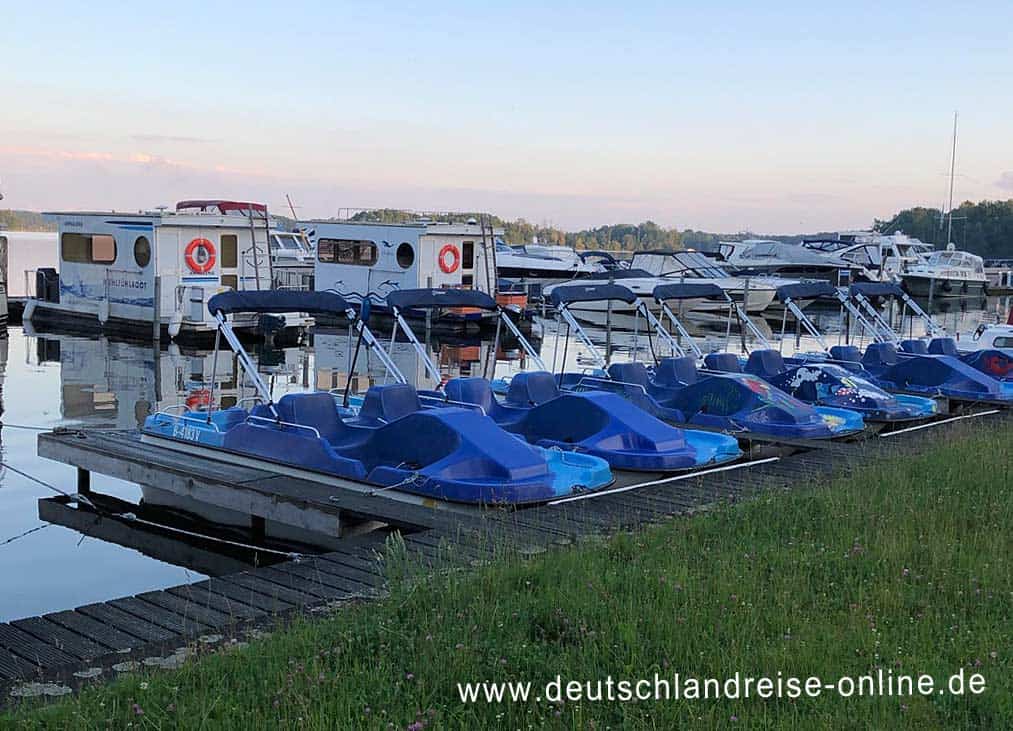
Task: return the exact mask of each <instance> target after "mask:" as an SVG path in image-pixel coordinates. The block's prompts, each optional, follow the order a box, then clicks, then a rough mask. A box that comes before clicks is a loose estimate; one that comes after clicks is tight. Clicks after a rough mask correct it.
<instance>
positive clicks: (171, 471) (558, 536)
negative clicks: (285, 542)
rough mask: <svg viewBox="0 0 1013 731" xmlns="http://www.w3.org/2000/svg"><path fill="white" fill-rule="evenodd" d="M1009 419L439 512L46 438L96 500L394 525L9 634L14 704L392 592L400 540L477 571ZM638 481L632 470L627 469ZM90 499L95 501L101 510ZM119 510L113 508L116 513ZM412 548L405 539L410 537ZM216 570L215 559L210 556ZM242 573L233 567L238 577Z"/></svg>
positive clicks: (101, 525)
mask: <svg viewBox="0 0 1013 731" xmlns="http://www.w3.org/2000/svg"><path fill="white" fill-rule="evenodd" d="M1010 418H1011V415H1010V412H1009V411H998V410H991V409H989V410H982V411H979V412H977V413H970V414H965V415H963V416H956V417H949V418H946V419H943V420H941V421H939V422H937V423H935V424H932V425H927V426H919V427H912V428H908V429H899V430H897V431H895V432H893V433H890V434H883V435H879V436H874V437H869V438H866V439H864V440H861V441H852V442H843V443H841V442H832V443H826V444H825V445H823V446H822V448H819V449H811V450H808V451H799V452H798V453H796V454H792V455H789V456H785V457H769V458H764V459H755V460H751V461H748V462H745V463H739V464H734V465H730V466H726V467H720V468H714V469H710V470H703V471H702V472H698V473H689V474H681V475H674V476H673V475H668V476H661V475H650V474H640V475H637V477H636V479H631V478H629V477H628V476H627V477H625V478H624V479H622V480H619V481H617V482H616V484H614V485H613V486H612V487H610V488H608V489H605V490H602V491H600V492H597V493H587V494H583V495H581V494H578V495H575V496H573V497H567V498H563V499H560V500H557V501H555V502H553V503H549V504H547V505H543V506H540V507H535V508H530V509H526V510H515V511H501V510H482V511H465V512H458V511H451V510H437V509H434V508H433V507H431V506H429V505H427V504H423V503H421V502H418V501H406V500H399V499H395V496H394V495H391V494H390V493H389V492H386V491H383V490H374V491H372V492H371V493H369V494H367V493H364V492H362V491H361V490H354V489H351V488H349V487H343V486H341V485H338V484H328V485H324V484H321V483H317V482H312V481H307V480H300V479H297V478H295V477H292V476H288V475H283V474H278V473H272V472H269V471H266V470H263V469H254V468H251V467H246V466H243V465H239V464H230V463H226V462H223V461H221V460H212V459H208V458H204V457H200V456H192V455H185V454H183V453H176V452H170V451H166V450H164V449H156V448H153V447H150V446H148V445H145V444H143V443H142V442H141V440H140V436H139V434H138V433H137V432H129V431H118V430H74V429H63V430H58V431H54V432H49V433H45V434H42V435H41V436H40V438H39V442H38V444H39V447H38V449H39V454H40V456H43V457H47V458H50V459H53V460H56V461H59V462H63V463H66V464H69V465H72V466H75V467H76V468H77V469H78V481H77V485H76V486H69V485H67V486H63V487H65V488H67V489H68V491H70V489H71V488H72V487H73V489H75V490H76V492H77V493H78V494H79V495H81V496H83V497H84V498H87V497H88V496H89V495H92V494H93V493H92V487H91V473H92V472H97V473H100V474H104V475H108V476H111V477H117V478H121V479H125V480H129V481H132V482H138V483H141V484H145V485H150V486H152V487H156V488H159V489H162V490H167V491H170V492H172V493H174V494H177V495H193V496H196V497H199V498H200V499H201V500H204V501H208V502H211V503H214V504H217V505H221V506H228V507H233V508H243V509H245V510H246V511H247V512H248V513H249V514H251V515H257V516H259V517H260V518H261V519H270V520H279V521H282V522H284V521H286V520H288V521H291V522H293V523H294V522H295V521H296V520H311V521H313V522H314V526H315V527H316V528H318V529H319V528H320V527H321V526H324V525H326V524H330V525H332V526H335V530H337V531H338V532H339V533H340V526H341V525H342V524H343V523H342V521H345V520H347V519H349V518H354V519H356V520H372V521H378V522H381V523H385V524H387V525H388V526H390V529H389V530H383V531H374V532H370V533H365V534H362V535H357V536H353V537H349V538H346V539H345V540H344V541H343V542H342V545H341V548H340V549H337V550H328V551H327V552H324V553H321V554H319V555H299V556H294V555H293V556H292V557H291V558H288V559H287V560H282V561H280V562H278V563H275V564H273V565H270V566H262V567H257V568H248V569H245V570H235V571H230V572H228V573H225V574H224V575H220V576H215V577H213V578H210V579H207V580H205V581H200V582H196V583H193V584H183V585H179V586H175V587H172V588H169V589H166V590H164V591H151V592H145V593H141V594H138V595H136V596H126V597H122V598H119V599H114V600H111V601H106V602H100V603H93V604H88V605H85V606H80V607H77V608H76V609H73V610H66V611H59V612H54V613H50V614H46V615H43V616H38V617H30V618H26V619H19V620H16V621H13V622H10V623H7V624H2V625H0V687H2V690H3V697H4V698H5V699H6V698H9V697H10V695H9V690H10V689H11V688H15V687H23V684H25V683H34V682H55V683H60V684H66V685H75V684H78V683H80V682H81V681H82V679H83V678H88V677H95V676H107V677H108V676H111V675H114V674H115V673H116V672H118V671H117V670H115V669H114V666H115V667H116V668H119V669H120V670H126V669H132V668H136V667H138V666H141V665H150V666H161V667H174V666H175V664H177V663H178V662H181V661H182V657H183V655H182V654H181V653H180V651H179V649H180V648H181V647H186V646H187V643H194V642H196V643H197V644H198V645H200V646H203V647H216V646H220V645H221V644H222V643H227V642H228V641H229V640H230V639H238V640H242V639H243V638H244V637H245V636H246V635H247V634H248V633H249V631H250V630H251V629H254V628H262V627H267V626H270V625H272V624H273V623H275V622H278V621H283V620H285V619H286V618H289V617H292V616H295V615H298V614H301V613H303V612H310V611H321V610H324V609H331V608H333V607H337V606H340V603H343V602H352V601H367V600H370V599H373V598H376V597H379V596H382V595H383V592H384V585H385V582H386V576H387V574H386V570H385V567H384V565H383V562H384V557H385V555H386V552H387V550H388V542H389V540H390V538H391V536H394V537H395V539H396V540H398V541H399V542H403V544H402V545H403V551H404V558H405V560H406V561H407V562H408V563H409V564H410V565H414V566H417V567H418V568H419V569H420V570H443V569H447V568H455V567H456V568H467V567H471V566H475V565H477V564H479V563H481V562H484V561H488V560H491V559H495V558H496V557H498V556H500V555H505V554H511V553H512V554H519V555H522V556H528V555H534V554H538V553H542V552H544V551H546V550H548V549H551V548H554V547H560V546H565V545H567V544H570V543H573V542H576V541H581V540H584V539H587V538H589V537H593V536H603V535H609V534H614V533H616V532H621V531H626V530H631V529H634V528H637V527H641V526H645V525H648V524H651V523H655V522H660V521H664V520H667V519H670V518H672V517H675V516H686V515H692V514H693V513H695V512H698V511H704V510H706V509H708V507H709V506H713V505H715V504H718V503H723V502H735V501H739V500H742V499H748V498H750V497H753V496H756V495H757V494H760V493H763V492H765V491H770V490H784V489H797V488H800V487H802V488H804V487H808V486H812V485H820V484H826V483H827V482H828V481H830V480H833V479H837V478H841V477H844V476H846V475H848V474H850V473H851V472H852V471H854V470H855V469H857V468H858V467H860V466H862V465H867V464H869V463H871V462H875V461H876V460H880V459H883V458H888V457H892V456H897V455H902V454H903V455H910V454H914V453H918V452H924V451H927V450H930V449H932V448H933V447H934V445H937V444H939V443H941V442H943V441H948V440H952V439H955V438H959V437H960V436H961V435H962V434H963V433H965V432H966V431H967V430H968V429H975V430H978V429H983V428H989V427H990V426H995V425H997V424H999V423H1002V422H1004V421H1008V420H1009V419H1010ZM626 474H627V475H628V474H629V473H626ZM75 500H76V498H73V497H71V498H68V497H56V498H44V499H42V500H40V501H39V512H40V517H42V518H43V519H44V520H47V521H52V522H54V523H58V524H61V525H65V526H67V527H71V528H75V529H77V530H80V531H81V532H83V533H84V534H86V535H97V536H102V537H104V538H106V539H108V540H114V541H116V540H117V539H118V537H120V536H122V534H123V533H125V532H132V531H135V532H145V531H144V526H143V524H142V523H138V522H137V520H136V516H133V517H132V514H129V513H113V514H110V512H109V511H116V510H117V508H116V507H115V503H108V502H100V501H98V500H96V502H95V505H96V506H105V507H104V508H102V511H103V512H95V511H93V510H90V509H87V508H86V506H84V505H82V504H78V505H77V506H76V507H72V503H74V502H75ZM89 502H90V501H89ZM110 505H112V507H109V506H110ZM145 535H146V541H147V543H146V544H145V546H146V550H148V551H150V552H152V554H153V555H157V554H158V552H159V551H161V550H164V548H165V545H164V544H165V541H164V537H159V535H158V534H157V531H156V532H154V533H151V532H145ZM398 536H399V537H400V538H397V537H398ZM197 558H198V559H199V560H198V565H201V564H200V560H203V559H206V560H208V561H210V560H212V557H211V555H210V554H208V555H207V556H204V557H202V556H198V557H197ZM238 567H239V565H238V564H236V565H234V566H232V568H238Z"/></svg>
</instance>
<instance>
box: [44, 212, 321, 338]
mask: <svg viewBox="0 0 1013 731" xmlns="http://www.w3.org/2000/svg"><path fill="white" fill-rule="evenodd" d="M176 209H177V210H175V211H168V210H156V211H147V212H139V213H120V212H76V211H72V212H53V213H47V214H46V215H47V217H48V218H49V219H50V220H53V221H55V222H56V223H57V225H58V233H59V273H56V272H53V271H52V270H49V271H45V270H39V274H38V275H37V277H36V293H35V294H36V296H35V297H30V298H29V299H28V302H27V304H26V307H25V318H26V319H32V320H34V321H35V322H37V323H38V322H39V321H49V322H60V323H62V324H65V325H66V324H68V321H74V322H77V323H78V324H79V325H86V326H92V327H94V326H99V327H101V328H110V329H118V330H125V331H136V332H138V333H143V334H147V335H148V336H151V335H153V334H154V332H155V331H154V327H155V323H156V322H157V323H158V327H159V332H167V333H168V334H169V335H170V336H171V337H176V336H183V337H186V336H194V335H198V336H199V335H201V334H209V333H211V332H213V331H214V330H215V321H214V320H213V319H212V317H211V315H210V313H208V311H207V301H208V299H210V298H211V297H212V296H213V295H214V294H216V293H217V292H220V291H223V290H226V289H237V290H257V289H270V288H271V285H272V281H273V272H272V263H271V257H270V256H268V255H267V251H268V247H267V241H268V237H269V235H270V234H271V233H272V229H271V226H270V219H269V217H268V214H267V208H266V206H264V205H262V204H259V203H244V202H237V201H221V200H214V201H183V202H181V203H179V204H178V205H177V207H176ZM279 317H280V316H279ZM284 317H285V322H284V324H285V326H286V327H291V326H300V325H302V324H304V322H305V319H304V318H300V317H298V316H292V315H285V316H284ZM259 324H260V320H259V319H258V318H257V317H255V316H248V317H247V318H246V319H242V318H237V319H236V321H235V322H234V326H236V327H238V328H240V329H251V328H257V327H259Z"/></svg>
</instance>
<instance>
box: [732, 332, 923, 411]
mask: <svg viewBox="0 0 1013 731" xmlns="http://www.w3.org/2000/svg"><path fill="white" fill-rule="evenodd" d="M743 371H744V372H746V373H750V374H752V375H754V376H757V377H759V378H762V379H763V380H765V381H767V383H769V384H771V385H772V386H776V387H777V388H779V389H781V390H782V391H784V392H785V393H787V394H789V395H791V396H794V397H795V398H797V399H799V400H800V401H804V402H806V403H809V404H819V405H820V406H830V407H833V408H837V409H848V410H850V411H854V412H857V413H859V414H861V415H862V418H863V419H864V420H865V421H866V422H868V423H872V424H895V423H906V422H912V421H921V420H923V419H930V418H932V417H934V416H936V415H938V413H939V407H938V405H937V404H936V402H935V401H934V400H932V399H930V398H924V397H922V396H911V395H908V394H902V393H897V394H892V393H889V392H888V391H886V390H884V389H882V388H880V387H879V386H877V385H876V384H874V383H873V382H872V381H870V380H869V379H867V378H863V377H862V376H860V375H859V374H857V373H854V372H853V371H849V370H848V369H846V368H844V367H843V366H840V365H837V364H835V363H819V362H815V361H806V360H804V359H803V360H801V361H795V360H793V359H791V358H787V359H785V358H783V357H782V356H781V354H780V353H779V352H778V351H776V350H773V349H770V350H754V351H753V352H751V353H750V354H749V358H748V359H747V361H746V365H745V367H744V368H743Z"/></svg>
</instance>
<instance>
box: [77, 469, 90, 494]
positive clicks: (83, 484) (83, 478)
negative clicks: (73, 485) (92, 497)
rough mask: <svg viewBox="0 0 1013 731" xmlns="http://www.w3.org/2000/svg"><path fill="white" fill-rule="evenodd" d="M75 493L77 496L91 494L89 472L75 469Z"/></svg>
mask: <svg viewBox="0 0 1013 731" xmlns="http://www.w3.org/2000/svg"><path fill="white" fill-rule="evenodd" d="M77 493H78V495H88V494H89V493H91V472H89V471H88V470H86V469H84V468H83V467H78V468H77Z"/></svg>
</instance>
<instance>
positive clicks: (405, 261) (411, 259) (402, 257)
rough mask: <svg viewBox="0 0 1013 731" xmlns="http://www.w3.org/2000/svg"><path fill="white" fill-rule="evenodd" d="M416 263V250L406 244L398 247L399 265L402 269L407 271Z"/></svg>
mask: <svg viewBox="0 0 1013 731" xmlns="http://www.w3.org/2000/svg"><path fill="white" fill-rule="evenodd" d="M414 263H415V249H413V248H412V245H411V244H409V243H407V242H405V243H403V244H401V245H400V246H398V247H397V264H398V266H399V267H401V268H402V269H407V268H408V267H410V266H411V265H412V264H414Z"/></svg>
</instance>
